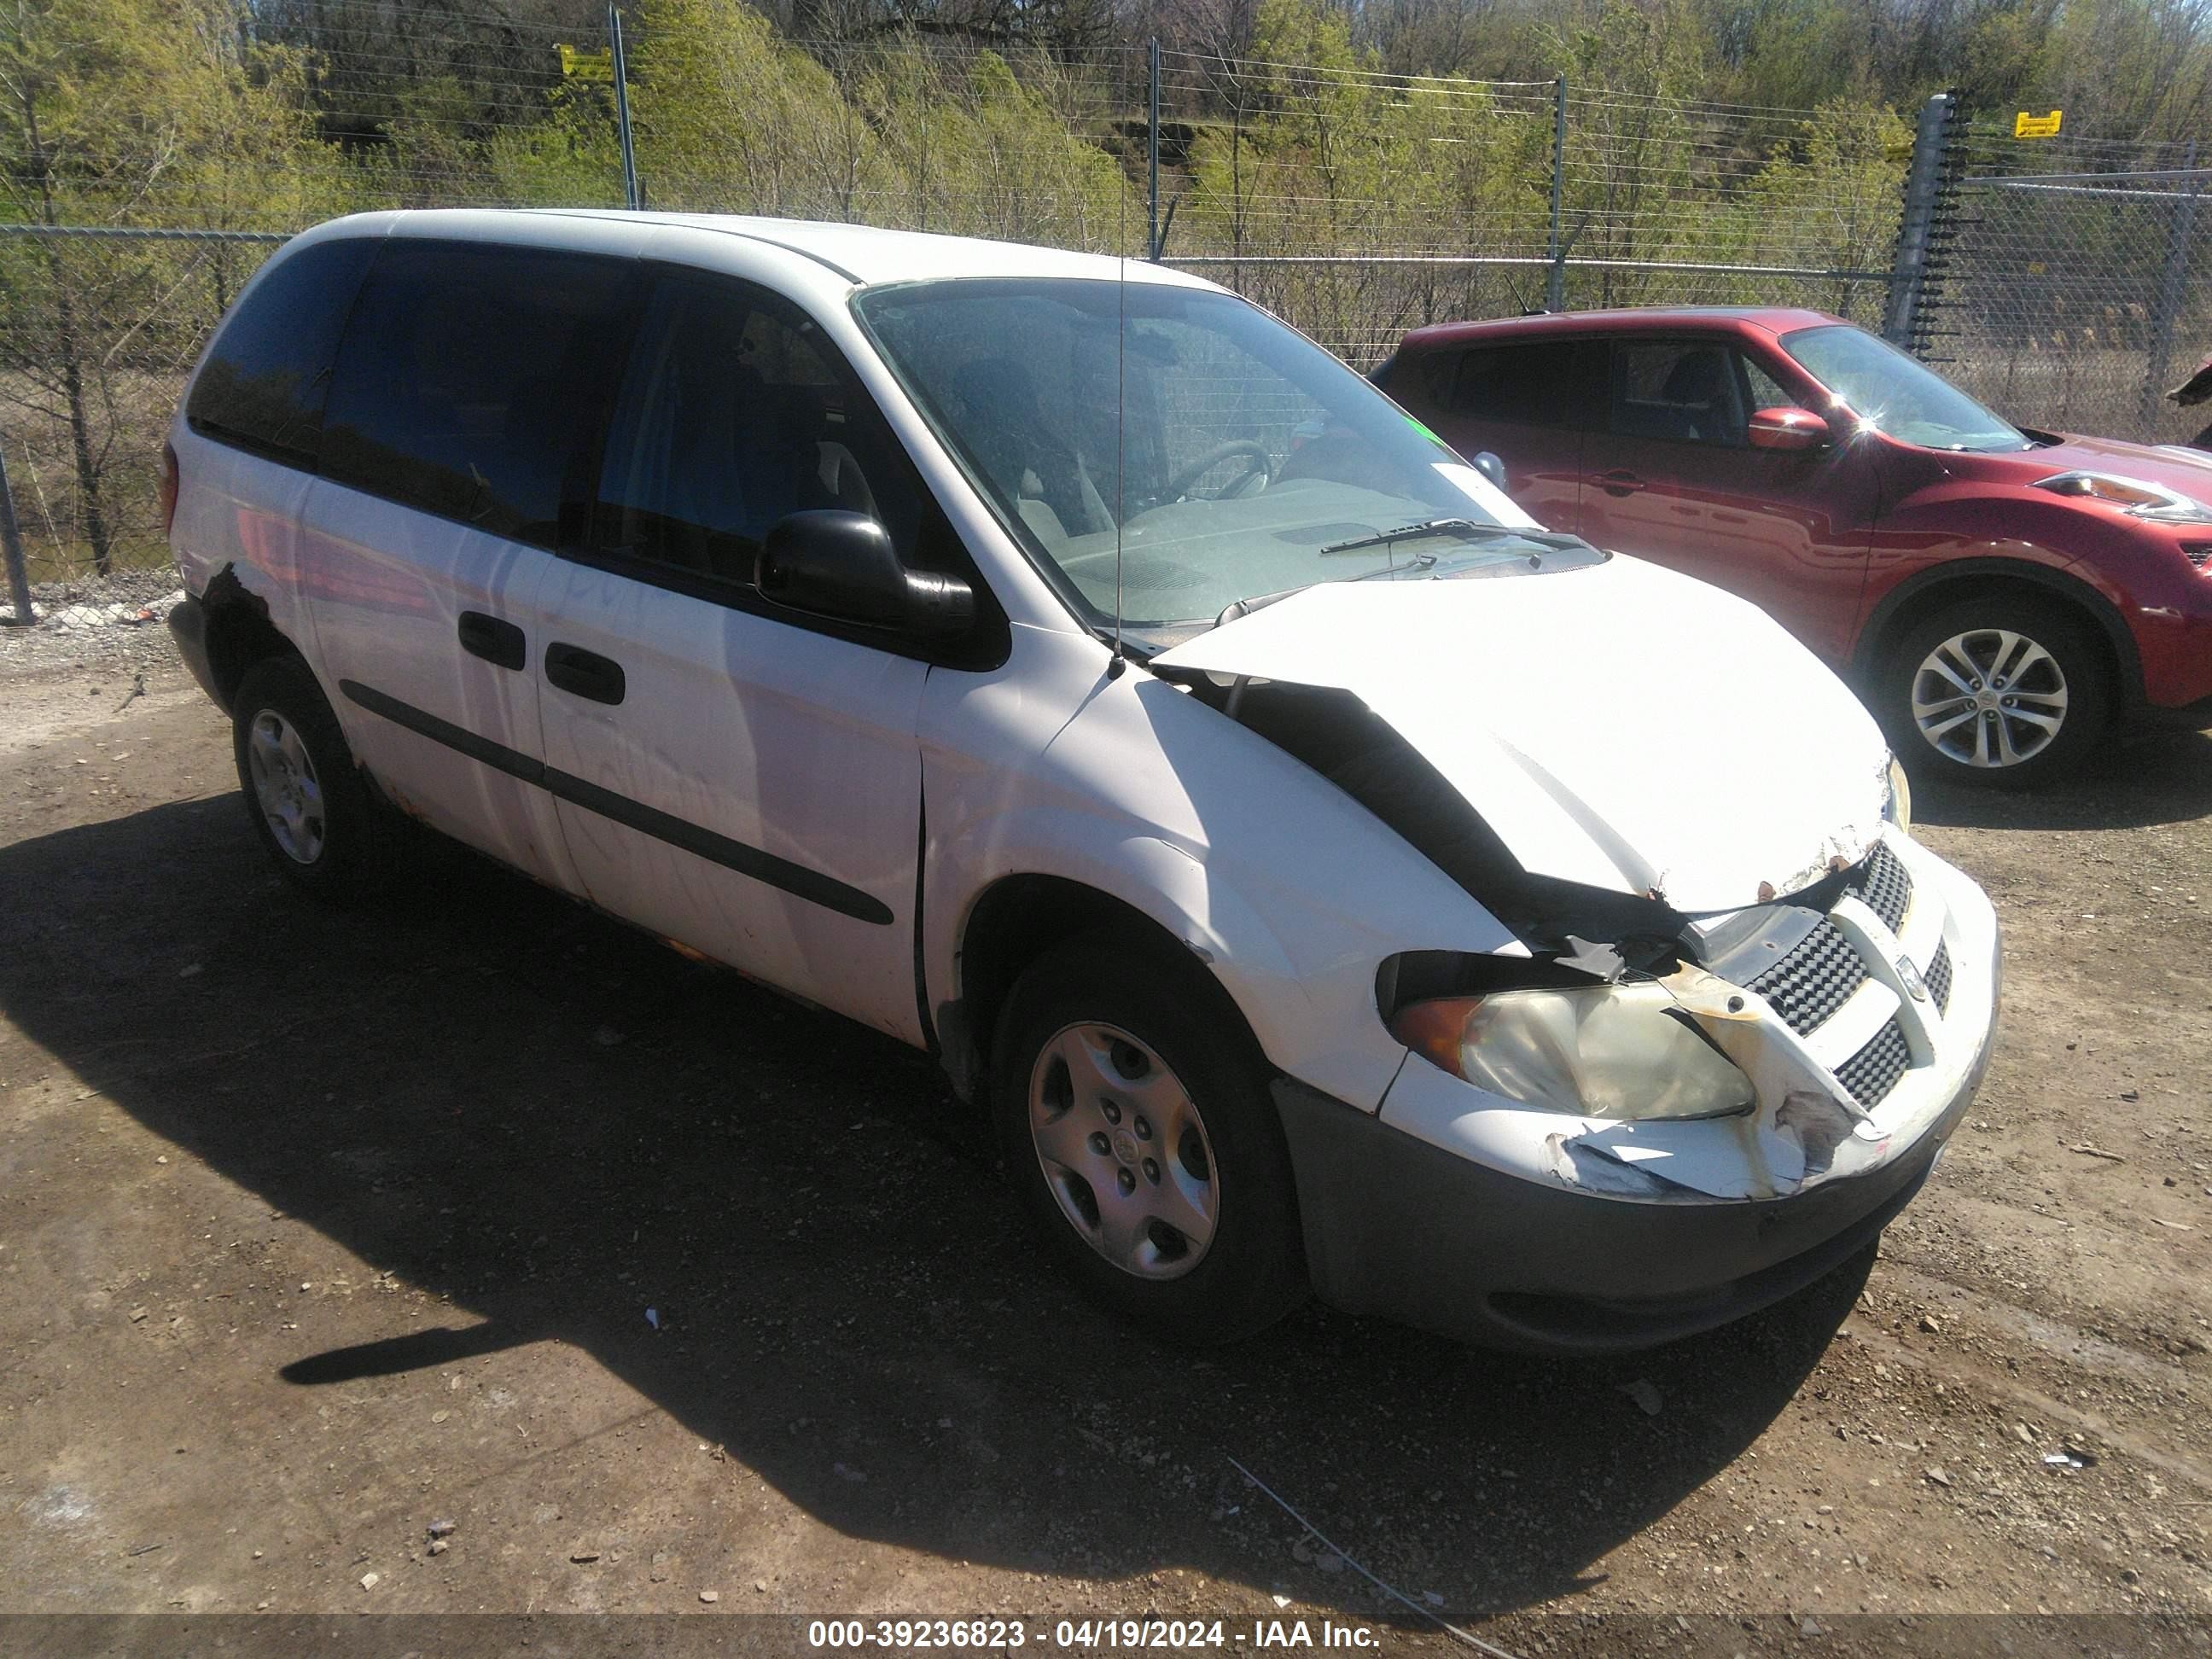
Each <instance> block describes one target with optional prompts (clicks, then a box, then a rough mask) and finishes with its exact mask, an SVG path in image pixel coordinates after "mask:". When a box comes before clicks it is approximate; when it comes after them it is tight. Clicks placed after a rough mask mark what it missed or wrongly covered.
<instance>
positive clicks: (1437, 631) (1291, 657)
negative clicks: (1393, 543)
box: [1153, 556, 1889, 911]
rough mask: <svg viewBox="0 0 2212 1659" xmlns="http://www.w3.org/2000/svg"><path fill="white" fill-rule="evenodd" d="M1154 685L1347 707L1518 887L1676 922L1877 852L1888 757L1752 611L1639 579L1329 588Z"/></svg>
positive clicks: (1631, 563)
mask: <svg viewBox="0 0 2212 1659" xmlns="http://www.w3.org/2000/svg"><path fill="white" fill-rule="evenodd" d="M1153 663H1154V665H1155V666H1158V667H1162V668H1169V669H1184V670H1200V671H1207V672H1211V673H1213V674H1218V675H1243V676H1249V677H1251V678H1255V679H1264V680H1273V681H1277V682H1279V683H1283V684H1301V685H1310V686H1321V687H1330V688H1334V689H1337V690H1345V691H1348V692H1350V693H1352V695H1353V696H1357V697H1358V698H1359V699H1360V701H1362V702H1364V703H1365V704H1366V705H1367V707H1368V708H1370V709H1371V710H1373V711H1374V713H1375V714H1377V715H1378V716H1380V717H1381V718H1382V719H1383V720H1385V721H1387V722H1388V723H1389V725H1390V726H1392V727H1393V728H1394V729H1395V730H1396V731H1397V732H1398V733H1399V734H1400V735H1401V737H1403V738H1405V739H1406V740H1407V742H1408V743H1409V744H1412V745H1413V747H1414V748H1415V749H1416V750H1419V753H1420V754H1421V755H1422V757H1424V758H1425V759H1426V760H1427V761H1428V763H1430V764H1431V766H1433V767H1435V768H1436V769H1437V771H1438V772H1439V773H1441V774H1442V775H1443V777H1444V778H1445V780H1446V781H1448V782H1449V783H1450V785H1451V786H1452V787H1454V788H1455V789H1456V790H1458V791H1459V792H1460V793H1461V794H1462V795H1463V796H1464V797H1465V798H1466V799H1467V800H1468V804H1469V805H1472V806H1473V807H1474V809H1475V811H1478V812H1480V814H1481V815H1482V817H1483V818H1484V819H1485V820H1486V822H1487V823H1489V825H1490V827H1491V828H1492V829H1493V830H1494V831H1495V832H1496V833H1497V834H1498V837H1499V838H1500V839H1501V840H1502V841H1503V842H1504V843H1505V846H1506V848H1508V850H1509V851H1510V852H1511V853H1512V854H1513V855H1514V856H1515V857H1516V859H1518V860H1520V861H1521V863H1522V865H1523V866H1525V867H1526V868H1527V869H1528V870H1529V871H1530V872H1532V873H1534V874H1537V875H1543V876H1553V877H1557V878H1561V879H1564V880H1567V881H1576V882H1582V883H1584V884H1589V885H1592V886H1597V887H1603V888H1609V889H1613V890H1618V891H1621V892H1626V893H1633V894H1639V895H1641V894H1646V893H1649V892H1651V891H1653V890H1656V891H1657V892H1658V893H1659V895H1660V896H1662V898H1663V899H1664V900H1665V901H1666V902H1668V903H1669V904H1671V905H1673V906H1674V908H1677V909H1680V910H1686V911H1722V910H1732V909H1737V908H1741V907H1743V906H1745V905H1747V904H1753V903H1756V902H1759V899H1760V897H1761V893H1760V884H1762V883H1769V884H1771V885H1772V887H1773V890H1774V891H1775V893H1777V894H1781V893H1789V892H1792V891H1795V890H1796V889H1798V888H1800V887H1803V886H1805V885H1807V884H1809V883H1811V882H1813V881H1815V880H1817V879H1819V878H1820V876H1822V875H1823V874H1825V873H1826V872H1827V870H1828V868H1829V866H1830V863H1831V861H1832V860H1835V859H1837V858H1842V859H1844V860H1850V861H1854V862H1855V861H1857V860H1858V859H1859V858H1860V857H1861V856H1862V855H1863V854H1864V853H1865V852H1866V850H1867V848H1869V846H1871V845H1872V844H1873V842H1874V840H1875V836H1877V835H1879V834H1880V833H1881V823H1882V807H1883V804H1884V801H1885V799H1886V797H1887V765H1888V756H1889V751H1888V748H1887V744H1885V743H1884V742H1883V740H1882V737H1881V732H1879V731H1878V730H1877V729H1876V727H1875V723H1874V721H1873V720H1872V719H1871V718H1870V717H1869V715H1868V714H1867V713H1866V711H1865V710H1864V709H1863V708H1861V707H1860V706H1859V703H1858V702H1857V699H1856V698H1855V697H1853V696H1852V695H1851V694H1850V691H1849V690H1846V689H1845V687H1844V684H1843V683H1842V682H1841V681H1840V680H1838V678H1836V677H1835V676H1834V675H1833V674H1832V673H1831V672H1830V671H1828V670H1827V669H1826V667H1825V666H1824V665H1822V664H1821V663H1820V661H1819V660H1818V659H1816V658H1814V656H1813V655H1812V653H1810V652H1808V651H1807V650H1806V649H1805V648H1804V647H1802V646H1801V645H1799V644H1798V643H1797V642H1796V641H1795V640H1794V639H1792V638H1791V637H1790V635H1788V634H1787V633H1785V632H1784V630H1783V629H1782V628H1781V627H1780V626H1779V625H1778V624H1777V623H1774V622H1772V621H1771V620H1770V619H1769V618H1768V617H1766V616H1765V614H1764V613H1762V612H1760V611H1759V610H1757V609H1756V608H1755V607H1753V606H1752V605H1748V604H1747V603H1745V602H1744V601H1743V600H1741V599H1736V598H1735V597H1734V596H1733V595H1731V594H1728V593H1724V592H1721V591H1720V590H1719V589H1718V588H1715V587H1710V586H1706V585H1705V583H1703V582H1699V581H1694V580H1691V579H1690V578H1688V577H1686V576H1682V575H1678V574H1675V573H1674V572H1672V571H1669V570H1666V569H1662V568H1660V567H1658V566H1656V565H1652V564H1647V563H1645V562H1643V561H1641V560H1638V559H1632V558H1627V557H1624V556H1613V558H1611V559H1609V560H1607V562H1605V563H1604V564H1602V565H1599V566H1593V567H1587V568H1580V569H1570V570H1564V571H1558V572H1553V573H1546V574H1536V573H1531V574H1528V575H1525V576H1522V575H1512V576H1499V577H1495V578H1492V579H1490V580H1449V579H1446V580H1435V581H1419V580H1415V581H1393V582H1357V583H1328V584H1324V585H1322V586H1316V587H1310V588H1307V589H1305V590H1304V591H1303V592H1298V593H1295V594H1293V595H1291V597H1290V598H1289V599H1282V600H1279V601H1277V602H1276V603H1275V604H1273V605H1267V606H1266V607H1265V608H1263V609H1261V610H1259V611H1255V612H1253V613H1252V614H1251V615H1249V616H1247V617H1240V618H1239V619H1237V621H1235V622H1232V623H1228V624H1226V625H1225V626H1223V627H1220V628H1216V629H1212V630H1211V631H1210V632H1208V633H1206V634H1202V635H1200V636H1199V637H1198V638H1196V639H1194V640H1191V641H1187V642H1185V643H1184V644H1182V645H1180V646H1178V647H1176V648H1175V649H1173V650H1171V651H1167V652H1164V653H1161V654H1160V655H1159V656H1158V657H1156V658H1154V659H1153Z"/></svg>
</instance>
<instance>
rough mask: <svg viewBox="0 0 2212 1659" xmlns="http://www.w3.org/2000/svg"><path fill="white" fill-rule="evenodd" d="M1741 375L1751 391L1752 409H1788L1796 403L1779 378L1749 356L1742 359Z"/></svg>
mask: <svg viewBox="0 0 2212 1659" xmlns="http://www.w3.org/2000/svg"><path fill="white" fill-rule="evenodd" d="M1743 377H1744V381H1745V384H1746V385H1747V386H1749V388H1750V391H1751V398H1750V403H1751V407H1752V408H1753V410H1761V409H1790V408H1794V407H1795V406H1796V403H1797V399H1796V397H1795V396H1794V395H1793V394H1792V393H1790V392H1787V391H1785V390H1784V388H1783V386H1782V383H1781V382H1780V381H1779V380H1776V379H1775V378H1774V377H1773V376H1772V375H1771V374H1768V373H1767V372H1766V371H1765V369H1763V368H1760V367H1759V365H1758V363H1756V362H1753V360H1752V359H1751V358H1749V357H1746V358H1745V359H1744V360H1743Z"/></svg>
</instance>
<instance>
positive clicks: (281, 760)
mask: <svg viewBox="0 0 2212 1659" xmlns="http://www.w3.org/2000/svg"><path fill="white" fill-rule="evenodd" d="M231 721H232V726H231V732H232V750H233V752H234V755H235V757H236V759H237V762H238V783H239V787H240V789H241V790H242V791H244V792H245V795H246V811H247V813H248V814H249V816H250V817H252V820H253V828H254V831H255V833H256V834H257V835H258V836H260V838H261V844H262V846H263V847H264V848H267V849H268V852H269V855H270V858H271V859H273V860H275V861H276V867H277V869H278V870H279V871H281V872H283V875H284V877H285V878H286V879H287V880H289V881H290V882H291V883H292V884H294V885H295V886H296V887H298V888H300V889H301V890H302V891H305V892H309V893H313V894H314V895H315V896H318V897H320V898H332V899H335V898H347V897H352V896H357V895H359V894H361V893H362V892H365V891H367V890H370V889H372V888H374V886H375V885H376V884H377V882H378V880H379V879H380V878H381V877H382V875H383V874H384V872H385V870H386V866H387V862H388V860H389V856H390V850H391V847H390V843H391V840H392V826H391V824H390V823H388V822H387V816H388V811H389V809H387V808H386V807H385V806H384V805H383V804H382V803H381V802H380V801H379V800H378V799H377V798H376V795H375V793H374V791H372V790H371V789H370V787H369V786H368V780H367V779H366V778H365V777H363V776H362V772H361V769H360V768H359V767H357V766H356V765H355V763H354V758H353V751H352V750H350V749H349V748H348V747H347V745H346V740H345V736H344V734H343V732H341V731H340V730H339V729H338V722H337V715H336V714H333V713H332V712H331V705H330V702H329V700H328V699H327V698H325V696H323V691H322V688H321V687H320V686H319V685H318V684H316V683H315V677H314V675H313V673H311V672H310V671H308V668H307V664H306V663H304V662H302V661H301V659H299V658H297V657H292V656H285V657H271V658H270V659H267V660H265V661H263V662H258V663H256V664H254V665H253V666H252V667H251V668H249V669H248V670H246V678H244V679H243V680H241V681H240V683H239V687H238V693H237V696H234V698H232V700H231Z"/></svg>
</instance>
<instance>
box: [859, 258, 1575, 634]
mask: <svg viewBox="0 0 2212 1659" xmlns="http://www.w3.org/2000/svg"><path fill="white" fill-rule="evenodd" d="M855 309H856V312H857V313H858V315H859V316H860V320H861V323H862V325H863V326H865V327H866V329H867V330H868V331H869V333H870V335H871V336H872V338H873V339H874V340H875V342H876V343H877V346H878V349H880V350H881V351H882V353H883V355H884V358H885V360H886V361H887V362H889V363H890V366H891V368H892V369H893V371H894V372H895V373H896V374H897V375H898V376H899V378H900V380H901V381H902V384H903V385H904V386H906V388H907V390H908V392H909V393H910V394H912V396H913V397H914V399H915V404H917V405H918V406H919V407H920V409H921V411H922V414H923V416H925V418H927V420H928V421H929V422H930V423H931V425H932V426H933V428H935V430H936V432H937V434H938V435H939V437H940V438H942V439H943V440H944V441H945V444H946V446H947V447H949V448H950V449H951V451H952V452H953V453H954V454H955V456H956V457H957V459H959V460H960V462H961V464H962V465H963V466H964V467H965V468H966V470H967V471H968V474H969V477H970V478H971V479H973V480H974V482H975V484H976V485H977V487H978V488H979V489H981V491H982V492H983V493H984V495H986V496H987V497H988V498H989V500H990V501H992V503H993V504H994V507H996V508H997V510H998V513H999V515H1000V518H1001V520H1003V521H1004V522H1005V523H1006V525H1007V526H1008V528H1009V529H1010V530H1012V532H1014V534H1015V535H1016V536H1017V537H1018V538H1019V539H1020V540H1021V541H1022V542H1024V544H1026V545H1027V547H1028V548H1029V550H1030V554H1031V556H1032V557H1034V558H1036V560H1037V561H1038V562H1039V565H1040V568H1042V569H1044V570H1045V571H1046V573H1047V574H1048V575H1049V576H1051V577H1053V578H1054V580H1055V583H1056V585H1057V586H1060V589H1061V590H1062V592H1064V593H1066V595H1067V597H1068V598H1069V599H1070V601H1071V603H1073V605H1075V606H1076V607H1077V608H1078V610H1079V611H1081V612H1082V613H1084V614H1085V619H1086V620H1087V621H1089V622H1091V623H1092V624H1093V625H1094V626H1097V627H1099V628H1101V629H1105V628H1108V627H1110V626H1111V624H1112V623H1113V621H1114V618H1115V603H1116V580H1117V572H1116V565H1117V558H1116V554H1117V551H1118V554H1119V559H1118V565H1119V572H1118V580H1119V599H1120V606H1121V618H1122V624H1123V626H1124V628H1125V629H1127V631H1128V632H1129V633H1130V634H1131V635H1133V636H1134V637H1136V638H1137V639H1138V640H1139V642H1148V643H1152V644H1162V643H1165V642H1166V641H1169V640H1171V639H1174V638H1176V637H1180V636H1183V635H1188V633H1189V632H1190V631H1191V630H1192V629H1194V628H1195V627H1201V626H1205V625H1208V624H1211V623H1212V622H1214V621H1215V619H1216V618H1217V617H1218V616H1219V615H1220V614H1221V613H1222V612H1223V611H1225V610H1227V609H1228V608H1229V607H1231V606H1233V605H1237V603H1238V602H1239V601H1249V600H1251V599H1256V598H1261V597H1274V596H1278V595H1279V594H1281V593H1283V592H1286V591H1291V590H1295V589H1297V588H1302V587H1306V586H1311V585H1312V584H1314V583H1316V582H1324V581H1336V580H1358V579H1363V578H1370V577H1379V578H1383V579H1386V580H1387V579H1392V578H1395V577H1397V576H1401V575H1407V576H1426V575H1445V574H1462V573H1464V574H1477V567H1493V566H1494V567H1498V568H1505V567H1510V566H1517V567H1518V568H1520V569H1522V570H1528V568H1530V567H1529V562H1530V559H1531V556H1532V555H1533V556H1535V558H1536V559H1537V561H1538V564H1539V566H1540V567H1544V566H1551V565H1556V564H1559V563H1572V562H1579V560H1580V559H1581V558H1583V557H1589V558H1595V557H1596V555H1595V554H1590V553H1588V552H1587V550H1583V549H1581V548H1580V547H1579V545H1578V544H1571V543H1570V542H1566V541H1564V540H1563V538H1556V537H1551V536H1547V535H1545V534H1544V532H1541V530H1540V529H1539V528H1538V527H1537V526H1536V525H1535V524H1534V521H1533V520H1530V519H1529V518H1528V515H1527V514H1525V513H1522V512H1521V511H1520V509H1519V508H1517V507H1515V506H1514V505H1513V503H1512V502H1511V501H1510V500H1509V499H1508V498H1507V497H1506V496H1505V495H1504V493H1503V492H1502V491H1500V490H1498V489H1493V488H1492V486H1491V484H1490V483H1488V481H1487V480H1486V479H1484V478H1483V477H1482V476H1481V475H1480V473H1477V472H1476V471H1474V469H1473V468H1471V467H1469V466H1468V465H1466V464H1465V463H1464V462H1463V461H1462V460H1461V459H1460V458H1459V457H1458V456H1457V455H1455V454H1454V453H1452V452H1451V451H1450V450H1449V448H1447V447H1445V446H1444V445H1443V443H1442V442H1440V441H1438V440H1437V438H1436V437H1435V436H1434V435H1431V433H1429V432H1428V430H1427V429H1426V428H1424V427H1422V426H1420V425H1419V423H1418V422H1415V421H1413V419H1412V418H1411V417H1409V416H1407V415H1406V414H1405V413H1404V412H1403V411H1401V410H1399V409H1398V408H1397V407H1396V406H1395V404H1392V403H1390V401H1389V399H1388V398H1384V397H1383V395H1382V394H1381V393H1380V392H1376V390H1375V389H1374V388H1373V387H1372V386H1370V385H1369V384H1368V383H1367V382H1366V381H1365V380H1362V379H1361V378H1360V377H1359V376H1358V374H1354V373H1353V372H1352V370H1351V369H1349V368H1346V367H1345V365H1344V364H1342V363H1341V362H1338V361H1337V360H1336V359H1335V358H1334V357H1332V356H1329V355H1328V353H1327V352H1325V351H1323V350H1322V349H1321V348H1320V347H1318V346H1316V345H1315V344H1314V343H1312V342H1311V341H1310V340H1307V339H1305V338H1304V337H1303V336H1301V335H1298V334H1297V333H1295V332H1293V331H1291V330H1290V329H1288V328H1286V327H1285V326H1284V325H1282V324H1280V323H1278V322H1276V321H1275V320H1274V319H1272V318H1270V317H1269V316H1267V314H1266V313H1264V312H1261V311H1260V310H1258V309H1256V308H1255V307H1252V306H1250V305H1249V304H1247V303H1246V302H1245V301H1243V300H1240V299H1237V297H1235V296H1234V295H1227V294H1223V293H1219V292H1218V291H1214V290H1211V289H1185V288H1179V287H1171V286H1169V285H1166V284H1164V283H1152V282H1132V283H1115V282H1112V281H1099V280H1091V279H1083V278H1048V279H1000V278H986V277H961V278H951V279H947V280H943V281H932V282H918V283H899V284H894V285H888V286H885V287H882V288H875V289H868V290H866V292H864V293H863V294H861V295H860V297H859V299H858V301H856V302H855ZM1117 412H1118V415H1119V418H1118V419H1117ZM1530 537H1535V538H1541V539H1540V540H1537V541H1533V542H1532V541H1531V540H1530V539H1528V538H1530Z"/></svg>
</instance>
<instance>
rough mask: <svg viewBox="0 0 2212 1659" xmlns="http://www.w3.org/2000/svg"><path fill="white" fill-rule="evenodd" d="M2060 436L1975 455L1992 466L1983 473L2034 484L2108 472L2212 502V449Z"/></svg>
mask: <svg viewBox="0 0 2212 1659" xmlns="http://www.w3.org/2000/svg"><path fill="white" fill-rule="evenodd" d="M2057 436H2058V441H2057V443H2055V444H2045V445H2043V446H2041V447H2038V448H2035V449H2022V450H2017V451H2012V452H2008V453H1999V454H1994V455H1978V456H1976V457H1975V459H1976V461H1977V462H1978V463H1981V464H1982V465H1984V466H1986V467H1987V468H1988V469H1989V471H1988V472H1987V473H1985V474H1984V476H1990V475H1994V476H1996V477H2001V478H2002V479H2003V481H2004V482H2006V483H2023V484H2032V483H2034V482H2035V481H2036V480H2037V479H2039V478H2047V477H2050V476H2051V474H2052V473H2054V472H2110V473H2113V474H2116V475H2117V476H2118V477H2123V478H2141V479H2142V481H2143V482H2144V483H2157V484H2164V485H2165V486H2166V488H2167V489H2178V490H2179V491H2180V492H2181V493H2182V494H2183V495H2193V496H2195V497H2196V498H2197V500H2198V501H2204V502H2208V503H2212V453H2207V452H2205V451H2203V450H2201V449H2184V448H2182V447H2180V446H2179V445H2178V444H2156V445H2154V444H2130V443H2122V442H2121V441H2119V440H2118V439H2117V438H2083V437H2077V436H2075V435H2074V434H2072V433H2064V434H2059V435H2057ZM1979 470H1980V468H1979V467H1978V468H1977V471H1979Z"/></svg>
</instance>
